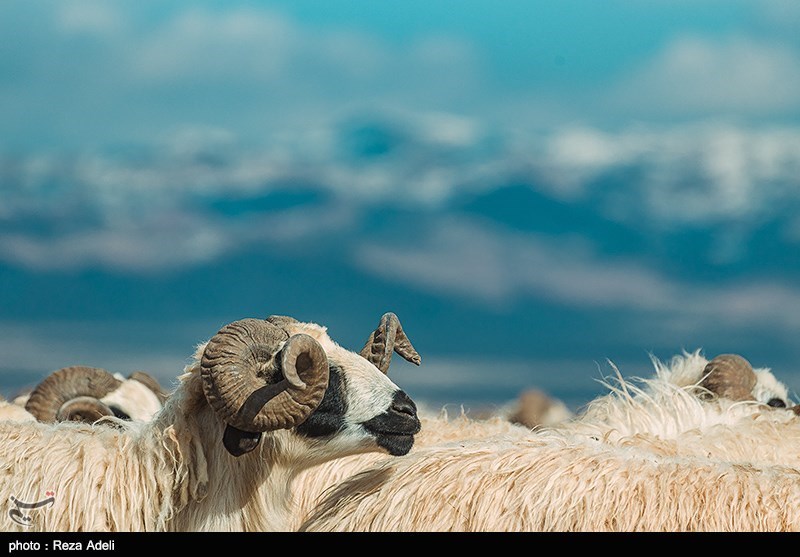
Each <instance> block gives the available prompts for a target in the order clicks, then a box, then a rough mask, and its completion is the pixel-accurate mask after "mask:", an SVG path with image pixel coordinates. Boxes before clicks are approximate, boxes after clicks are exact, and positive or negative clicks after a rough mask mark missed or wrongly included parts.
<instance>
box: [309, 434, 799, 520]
mask: <svg viewBox="0 0 800 557" xmlns="http://www.w3.org/2000/svg"><path fill="white" fill-rule="evenodd" d="M798 502H800V473H798V471H797V469H794V468H789V467H785V466H777V465H776V466H766V467H762V468H755V467H752V466H749V465H746V464H736V463H730V462H725V461H721V460H716V459H710V458H702V457H664V456H658V457H657V456H656V455H653V454H652V453H650V452H649V451H646V450H642V449H640V448H638V447H615V446H610V445H607V444H604V443H602V442H599V441H586V442H576V441H574V440H572V441H570V442H567V440H565V439H564V438H563V437H560V436H554V435H551V434H548V433H543V434H540V435H537V436H533V437H530V438H528V439H525V440H517V441H515V442H500V443H486V442H484V441H469V442H464V443H453V444H449V445H444V446H439V447H432V448H428V449H422V450H420V451H418V452H416V453H410V454H408V455H406V456H404V457H400V458H398V459H393V460H387V461H383V462H381V463H380V464H378V465H377V466H375V467H373V468H371V469H370V470H368V471H365V472H362V473H360V474H358V475H356V476H354V477H352V478H351V479H349V480H347V481H346V482H344V483H342V484H340V485H339V486H337V488H336V489H335V490H334V492H333V493H332V495H331V496H330V497H328V498H327V499H326V500H325V501H324V502H323V503H322V504H321V505H320V506H319V507H318V508H317V509H316V510H315V511H314V513H313V514H312V516H311V518H310V519H309V520H308V521H307V522H306V523H305V524H304V525H303V526H302V527H301V528H300V529H301V531H350V532H360V531H371V532H378V531H404V532H427V531H446V532H532V531H618V532H633V531H651V532H652V531H665V532H679V531H680V532H683V531H796V530H798V529H800V506H798V505H797V503H798Z"/></svg>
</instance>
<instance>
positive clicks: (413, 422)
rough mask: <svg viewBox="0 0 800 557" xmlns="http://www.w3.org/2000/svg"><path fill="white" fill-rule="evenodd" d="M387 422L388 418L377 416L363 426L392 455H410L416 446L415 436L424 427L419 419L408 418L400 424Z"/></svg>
mask: <svg viewBox="0 0 800 557" xmlns="http://www.w3.org/2000/svg"><path fill="white" fill-rule="evenodd" d="M395 420H397V418H395ZM387 421H388V420H387V417H386V416H377V417H375V418H373V419H371V420H369V421H368V422H365V423H364V424H363V426H364V429H366V430H367V431H368V432H369V433H371V434H372V435H373V436H374V437H375V442H376V443H377V444H378V446H379V447H382V448H384V449H386V451H388V452H389V454H390V455H392V456H402V455H404V454H408V452H409V451H410V450H411V448H412V447H413V446H414V436H415V435H416V434H417V433H419V431H420V429H421V427H422V426H421V424H420V421H419V419H418V418H417V417H416V416H413V417H412V416H406V417H404V418H403V419H402V420H401V421H399V422H394V423H387Z"/></svg>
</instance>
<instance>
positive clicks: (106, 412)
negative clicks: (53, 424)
mask: <svg viewBox="0 0 800 557" xmlns="http://www.w3.org/2000/svg"><path fill="white" fill-rule="evenodd" d="M113 415H114V411H113V410H111V408H109V407H108V406H107V405H105V404H103V403H102V402H101V401H100V400H98V399H96V398H94V397H91V396H79V397H76V398H73V399H72V400H68V401H67V402H65V403H64V404H63V405H61V408H59V409H58V413H57V414H56V421H59V422H69V421H71V422H86V423H94V422H96V421H97V420H99V419H100V418H102V417H104V416H113Z"/></svg>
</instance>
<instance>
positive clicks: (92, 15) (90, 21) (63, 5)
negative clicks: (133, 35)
mask: <svg viewBox="0 0 800 557" xmlns="http://www.w3.org/2000/svg"><path fill="white" fill-rule="evenodd" d="M55 7H56V10H55V12H54V16H55V19H56V24H57V28H58V29H59V30H61V31H63V32H65V33H66V34H72V33H88V34H93V35H100V36H105V37H106V38H109V36H110V35H112V34H118V33H120V32H122V31H123V30H124V29H125V25H124V15H123V14H122V13H121V12H120V11H119V10H118V8H117V6H115V5H114V4H112V3H109V2H104V1H103V0H73V1H71V2H58V3H57V4H56V5H55Z"/></svg>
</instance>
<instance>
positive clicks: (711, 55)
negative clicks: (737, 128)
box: [608, 35, 800, 116]
mask: <svg viewBox="0 0 800 557" xmlns="http://www.w3.org/2000/svg"><path fill="white" fill-rule="evenodd" d="M608 102H609V105H610V106H612V107H613V109H614V110H622V111H628V110H633V114H636V112H637V111H638V112H639V113H643V114H648V115H651V116H658V115H659V114H660V115H661V116H664V115H672V116H674V115H697V114H702V115H709V114H710V115H714V114H717V115H719V114H723V115H724V114H729V113H733V114H737V115H739V114H741V115H768V114H774V113H776V112H780V111H785V110H793V109H797V108H798V107H800V57H799V56H798V54H797V52H796V51H795V50H793V49H792V48H790V47H788V46H787V45H784V44H781V43H770V42H764V41H758V40H756V39H753V38H750V37H746V36H734V37H729V38H727V39H724V40H714V39H710V38H705V37H701V36H685V35H684V36H679V37H676V38H675V39H673V40H672V41H671V42H670V43H668V44H667V45H665V47H664V48H663V50H662V51H660V52H659V53H658V54H657V55H656V56H655V57H654V58H653V59H652V60H649V61H648V62H647V63H646V64H645V65H644V66H642V67H639V68H638V69H635V70H633V71H632V72H631V74H630V75H629V76H628V77H627V78H624V79H622V80H621V81H620V82H619V83H617V84H616V85H615V86H614V88H613V89H612V90H611V91H610V95H609V101H608Z"/></svg>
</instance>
